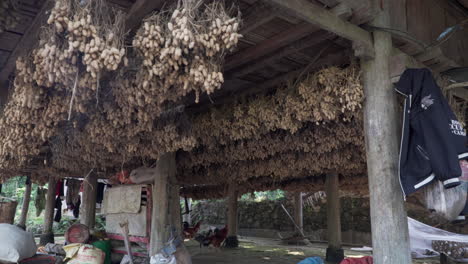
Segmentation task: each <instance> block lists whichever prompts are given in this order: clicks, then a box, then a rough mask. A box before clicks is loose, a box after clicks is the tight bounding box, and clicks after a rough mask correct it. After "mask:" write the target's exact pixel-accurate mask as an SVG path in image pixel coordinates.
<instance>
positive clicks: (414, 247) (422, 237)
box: [408, 217, 468, 258]
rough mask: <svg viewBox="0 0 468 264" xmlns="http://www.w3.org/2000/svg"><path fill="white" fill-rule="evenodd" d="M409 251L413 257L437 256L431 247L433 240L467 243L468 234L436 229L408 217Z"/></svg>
mask: <svg viewBox="0 0 468 264" xmlns="http://www.w3.org/2000/svg"><path fill="white" fill-rule="evenodd" d="M408 228H409V235H410V243H411V253H412V256H413V257H414V258H427V257H431V256H438V255H439V253H438V252H436V251H435V250H434V249H433V246H432V242H433V241H451V242H460V243H468V235H460V234H456V233H452V232H448V231H445V230H442V229H438V228H435V227H432V226H429V225H426V224H423V223H421V222H418V221H416V220H414V219H412V218H409V217H408Z"/></svg>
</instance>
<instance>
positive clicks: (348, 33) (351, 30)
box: [270, 0, 374, 59]
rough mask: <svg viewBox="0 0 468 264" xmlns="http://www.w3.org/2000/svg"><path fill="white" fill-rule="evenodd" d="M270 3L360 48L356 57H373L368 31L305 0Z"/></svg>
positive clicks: (371, 42)
mask: <svg viewBox="0 0 468 264" xmlns="http://www.w3.org/2000/svg"><path fill="white" fill-rule="evenodd" d="M270 2H272V3H274V4H276V5H278V6H280V7H281V8H284V9H285V10H288V11H289V12H291V13H293V14H295V15H296V16H298V17H300V18H302V19H303V20H304V21H307V22H309V23H311V24H312V25H315V26H317V27H319V28H322V29H325V30H328V31H330V32H332V33H335V34H336V35H338V36H340V37H343V38H345V39H349V40H351V41H352V42H353V45H356V46H359V47H361V48H360V49H359V50H357V51H356V52H357V54H356V55H357V56H359V57H364V58H367V59H369V58H372V57H374V47H373V46H372V45H373V40H372V36H371V34H370V33H369V32H368V31H366V30H364V29H362V28H360V27H358V26H356V25H353V24H351V23H350V22H347V21H344V20H343V19H341V18H339V17H338V16H336V15H335V14H333V13H332V12H330V11H328V10H326V9H324V8H322V7H319V6H317V5H315V4H313V3H310V2H308V1H307V0H288V1H283V0H270Z"/></svg>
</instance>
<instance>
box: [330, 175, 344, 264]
mask: <svg viewBox="0 0 468 264" xmlns="http://www.w3.org/2000/svg"><path fill="white" fill-rule="evenodd" d="M326 177H327V178H326V180H325V191H326V193H327V238H328V248H327V256H326V260H327V261H329V262H332V263H340V262H341V261H342V260H343V258H344V251H343V249H342V248H341V219H340V218H341V217H340V193H339V191H340V190H339V187H340V185H339V184H340V181H339V177H338V174H329V175H327V176H326Z"/></svg>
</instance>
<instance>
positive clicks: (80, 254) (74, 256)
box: [63, 244, 106, 264]
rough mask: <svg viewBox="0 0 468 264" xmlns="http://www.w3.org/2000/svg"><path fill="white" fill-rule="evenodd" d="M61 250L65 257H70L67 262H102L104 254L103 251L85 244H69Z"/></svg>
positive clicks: (85, 263)
mask: <svg viewBox="0 0 468 264" xmlns="http://www.w3.org/2000/svg"><path fill="white" fill-rule="evenodd" d="M77 249H78V250H77ZM63 250H65V252H66V253H67V257H66V259H70V261H69V262H67V263H68V264H103V263H104V258H105V255H106V254H105V253H104V251H102V250H100V249H98V248H96V247H94V246H91V245H85V244H70V245H67V246H64V247H63Z"/></svg>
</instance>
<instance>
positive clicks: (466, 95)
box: [452, 87, 468, 102]
mask: <svg viewBox="0 0 468 264" xmlns="http://www.w3.org/2000/svg"><path fill="white" fill-rule="evenodd" d="M452 94H453V95H454V96H456V97H458V98H461V99H463V100H465V101H467V102H468V88H466V87H460V88H455V89H453V90H452Z"/></svg>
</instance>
